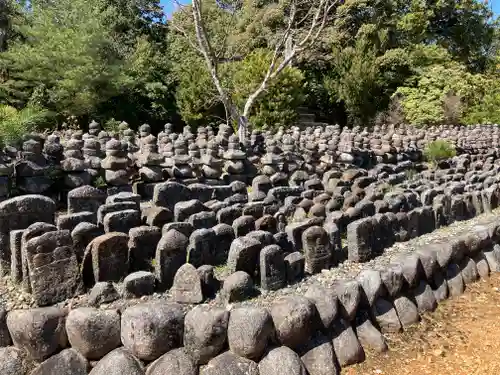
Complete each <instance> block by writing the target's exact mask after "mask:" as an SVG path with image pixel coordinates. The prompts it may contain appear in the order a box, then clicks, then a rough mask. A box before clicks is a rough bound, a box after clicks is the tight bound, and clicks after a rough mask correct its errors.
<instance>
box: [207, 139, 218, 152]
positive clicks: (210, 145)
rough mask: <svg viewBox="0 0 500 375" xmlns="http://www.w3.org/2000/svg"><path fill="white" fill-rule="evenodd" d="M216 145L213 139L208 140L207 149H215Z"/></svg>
mask: <svg viewBox="0 0 500 375" xmlns="http://www.w3.org/2000/svg"><path fill="white" fill-rule="evenodd" d="M217 148H218V146H217V144H216V143H215V142H214V141H208V142H207V149H208V150H217Z"/></svg>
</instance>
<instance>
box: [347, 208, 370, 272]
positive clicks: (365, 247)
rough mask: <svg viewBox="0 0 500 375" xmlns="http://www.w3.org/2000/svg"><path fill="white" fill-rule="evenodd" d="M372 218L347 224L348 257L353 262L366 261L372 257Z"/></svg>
mask: <svg viewBox="0 0 500 375" xmlns="http://www.w3.org/2000/svg"><path fill="white" fill-rule="evenodd" d="M373 241H374V238H373V219H372V218H364V219H360V220H356V221H354V222H352V223H350V224H349V225H348V226H347V251H348V258H349V260H350V261H353V262H366V261H368V260H370V259H371V258H372V257H373V251H372V247H373Z"/></svg>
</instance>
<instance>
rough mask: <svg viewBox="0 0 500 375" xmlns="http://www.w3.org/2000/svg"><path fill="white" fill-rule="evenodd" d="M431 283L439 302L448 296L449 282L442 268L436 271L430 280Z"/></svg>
mask: <svg viewBox="0 0 500 375" xmlns="http://www.w3.org/2000/svg"><path fill="white" fill-rule="evenodd" d="M429 285H430V286H431V289H432V293H433V294H434V298H435V299H436V302H438V303H439V302H441V301H444V300H445V299H447V298H448V296H449V290H448V283H447V281H446V277H445V274H444V273H443V271H442V270H441V269H439V270H438V271H437V272H435V273H434V275H433V277H432V280H429Z"/></svg>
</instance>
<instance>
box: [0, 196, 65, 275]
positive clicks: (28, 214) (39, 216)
mask: <svg viewBox="0 0 500 375" xmlns="http://www.w3.org/2000/svg"><path fill="white" fill-rule="evenodd" d="M55 212H56V204H55V202H54V201H53V200H52V199H50V198H47V197H44V196H42V195H35V194H28V195H23V196H19V197H15V198H11V199H8V200H6V201H3V202H1V203H0V275H5V274H7V273H9V272H10V268H11V264H10V261H11V254H10V246H9V241H10V238H9V236H10V231H11V230H16V229H26V228H27V227H28V226H30V225H31V224H33V223H36V222H46V223H54V217H55Z"/></svg>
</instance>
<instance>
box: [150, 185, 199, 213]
mask: <svg viewBox="0 0 500 375" xmlns="http://www.w3.org/2000/svg"><path fill="white" fill-rule="evenodd" d="M190 199H192V193H191V190H189V189H188V188H187V187H186V186H185V185H182V184H180V183H178V182H165V183H159V184H156V186H155V188H154V194H153V204H154V205H156V206H162V207H166V208H168V209H169V210H170V211H174V206H175V204H176V203H177V202H180V201H188V200H190Z"/></svg>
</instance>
